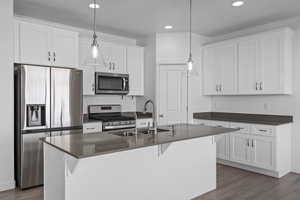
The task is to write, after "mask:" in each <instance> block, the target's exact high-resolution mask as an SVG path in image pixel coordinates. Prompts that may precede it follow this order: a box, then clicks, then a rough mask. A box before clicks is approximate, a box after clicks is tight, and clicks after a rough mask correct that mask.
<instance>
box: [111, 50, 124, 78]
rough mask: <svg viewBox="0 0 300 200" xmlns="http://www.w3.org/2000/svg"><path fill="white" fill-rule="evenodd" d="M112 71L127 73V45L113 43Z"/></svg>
mask: <svg viewBox="0 0 300 200" xmlns="http://www.w3.org/2000/svg"><path fill="white" fill-rule="evenodd" d="M110 65H111V71H112V72H114V73H121V74H123V73H126V47H125V46H121V45H117V44H111V54H110Z"/></svg>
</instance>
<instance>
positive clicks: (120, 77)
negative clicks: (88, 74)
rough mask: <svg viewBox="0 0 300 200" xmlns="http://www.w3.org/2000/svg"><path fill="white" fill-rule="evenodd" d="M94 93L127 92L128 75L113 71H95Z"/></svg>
mask: <svg viewBox="0 0 300 200" xmlns="http://www.w3.org/2000/svg"><path fill="white" fill-rule="evenodd" d="M95 82H96V90H95V93H96V94H124V95H125V94H128V92H129V75H128V74H115V73H103V72H96V73H95Z"/></svg>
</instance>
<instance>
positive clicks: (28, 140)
mask: <svg viewBox="0 0 300 200" xmlns="http://www.w3.org/2000/svg"><path fill="white" fill-rule="evenodd" d="M47 136H50V133H47V132H44V133H34V134H23V135H22V136H21V142H22V144H21V147H22V148H21V158H20V161H21V162H20V165H21V166H20V169H21V173H20V176H21V177H19V180H18V182H19V186H20V187H21V189H25V188H30V187H34V186H38V185H42V184H43V182H44V179H43V176H44V165H43V162H44V155H43V143H42V142H41V141H40V138H42V137H47Z"/></svg>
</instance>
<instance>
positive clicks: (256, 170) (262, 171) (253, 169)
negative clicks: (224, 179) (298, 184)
mask: <svg viewBox="0 0 300 200" xmlns="http://www.w3.org/2000/svg"><path fill="white" fill-rule="evenodd" d="M217 162H218V163H219V164H223V165H227V166H230V167H235V168H240V169H243V170H246V171H250V172H254V173H258V174H264V175H266V176H272V177H274V178H281V177H282V176H284V175H285V174H279V173H278V172H277V171H270V170H266V169H260V168H257V167H251V166H248V165H243V164H240V163H235V162H231V161H227V160H221V159H218V160H217Z"/></svg>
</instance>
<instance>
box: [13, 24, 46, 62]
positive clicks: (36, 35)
mask: <svg viewBox="0 0 300 200" xmlns="http://www.w3.org/2000/svg"><path fill="white" fill-rule="evenodd" d="M18 24H19V31H18V33H19V34H16V35H15V36H16V37H18V39H15V41H18V42H19V45H17V47H19V49H16V50H15V52H19V58H16V60H17V61H19V62H20V63H26V64H40V65H51V64H52V58H51V56H52V52H51V49H50V29H49V28H48V27H45V26H42V25H37V24H31V23H27V22H19V23H18Z"/></svg>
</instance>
